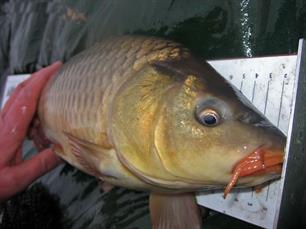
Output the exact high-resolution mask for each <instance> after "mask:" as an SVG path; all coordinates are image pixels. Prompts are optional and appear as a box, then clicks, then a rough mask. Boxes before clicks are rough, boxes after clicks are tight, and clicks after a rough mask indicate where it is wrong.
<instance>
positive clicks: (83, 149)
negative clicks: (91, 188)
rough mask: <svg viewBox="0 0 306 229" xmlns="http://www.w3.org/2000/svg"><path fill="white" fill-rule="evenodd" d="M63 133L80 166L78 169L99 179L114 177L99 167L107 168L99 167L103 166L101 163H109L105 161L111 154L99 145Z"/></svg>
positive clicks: (108, 159) (109, 158)
mask: <svg viewBox="0 0 306 229" xmlns="http://www.w3.org/2000/svg"><path fill="white" fill-rule="evenodd" d="M65 135H66V137H67V138H68V141H69V145H70V149H71V153H72V154H73V156H74V157H75V159H76V160H77V162H78V164H79V167H81V168H80V169H82V170H84V171H85V172H87V173H89V174H91V175H93V176H96V177H98V178H100V179H103V177H110V178H116V177H113V176H112V175H111V173H108V172H105V171H101V169H103V170H107V168H105V166H104V168H100V167H101V165H102V167H103V165H107V164H111V163H107V161H110V160H112V159H111V156H110V155H108V154H107V153H106V152H104V151H105V150H104V149H103V148H102V147H101V146H99V145H96V144H94V143H91V142H88V141H85V140H82V139H80V138H78V137H75V136H73V135H72V134H69V133H65Z"/></svg>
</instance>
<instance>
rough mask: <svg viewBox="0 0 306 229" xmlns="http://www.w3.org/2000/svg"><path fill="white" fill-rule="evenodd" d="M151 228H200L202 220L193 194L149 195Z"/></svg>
mask: <svg viewBox="0 0 306 229" xmlns="http://www.w3.org/2000/svg"><path fill="white" fill-rule="evenodd" d="M150 215H151V221H152V225H153V227H152V228H153V229H172V228H175V229H187V228H188V229H200V228H202V220H201V214H200V209H199V207H198V205H197V203H196V199H195V196H194V194H192V193H184V194H167V195H165V194H157V193H151V195H150Z"/></svg>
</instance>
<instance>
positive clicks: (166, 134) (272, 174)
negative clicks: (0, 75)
mask: <svg viewBox="0 0 306 229" xmlns="http://www.w3.org/2000/svg"><path fill="white" fill-rule="evenodd" d="M245 101H246V100H245V99H243V97H242V95H241V94H240V93H239V92H237V90H235V89H234V88H232V87H231V86H230V85H229V84H228V83H227V82H226V81H225V80H224V79H223V78H222V77H221V76H220V75H218V73H217V72H216V71H214V69H212V68H211V67H210V66H209V65H208V64H207V63H200V62H199V61H197V60H196V58H195V57H194V56H193V55H192V54H191V52H190V51H189V50H188V49H186V48H185V47H183V46H182V45H180V44H178V43H175V42H173V41H169V40H164V39H159V38H154V37H143V36H123V37H119V38H115V39H109V40H106V41H103V42H101V43H98V44H96V45H95V46H93V47H92V48H90V49H88V50H86V51H84V52H82V53H80V54H78V55H76V56H75V57H73V58H72V59H71V60H69V61H68V62H67V63H65V64H64V66H63V67H62V69H61V70H60V71H59V73H58V74H57V75H56V76H55V77H53V78H52V79H51V80H50V81H49V82H48V85H47V86H46V88H45V89H44V91H43V93H42V96H41V99H40V103H39V119H40V121H41V124H42V126H43V129H44V132H45V134H46V136H47V138H49V139H50V140H51V141H52V142H53V143H55V144H56V146H57V147H56V148H55V150H56V153H57V154H58V155H60V156H61V157H62V158H63V159H65V160H66V161H68V162H69V163H71V164H72V165H74V166H76V167H78V168H79V169H81V170H83V171H85V172H87V173H89V174H91V175H94V176H96V177H97V178H99V179H101V180H103V181H105V182H107V183H110V184H113V185H118V186H123V187H127V188H133V189H147V190H151V191H153V192H162V193H184V192H192V191H198V190H205V189H212V188H224V187H225V186H226V185H227V184H228V183H229V181H230V180H231V179H234V178H233V173H235V174H236V178H237V176H241V178H239V180H238V183H237V184H238V185H239V186H242V187H243V186H254V185H257V184H261V183H263V182H266V181H268V180H271V179H275V178H277V177H279V174H280V168H281V163H282V155H283V150H284V145H285V137H284V136H283V135H282V134H281V133H280V132H279V131H278V130H277V129H276V128H274V127H273V126H272V125H271V124H270V123H269V122H268V121H267V120H266V119H265V118H264V117H263V116H262V115H261V114H259V113H258V112H257V111H256V110H254V109H253V108H252V107H251V106H250V105H249V104H247V103H246V102H245ZM258 152H261V153H258ZM255 154H256V155H255ZM254 155H255V156H254ZM246 158H247V159H246ZM235 174H234V175H235ZM237 174H238V175H237ZM236 181H237V179H236ZM236 181H235V182H236ZM233 185H234V184H232V186H233ZM160 202H163V201H160Z"/></svg>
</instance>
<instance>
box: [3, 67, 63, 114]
mask: <svg viewBox="0 0 306 229" xmlns="http://www.w3.org/2000/svg"><path fill="white" fill-rule="evenodd" d="M61 65H62V63H61V62H60V61H57V62H55V63H53V64H52V65H50V66H48V67H46V68H43V69H41V70H40V71H38V72H36V73H33V74H32V75H31V77H29V78H28V79H26V80H25V81H23V82H21V83H20V84H18V86H17V87H16V88H15V90H14V91H13V93H12V95H11V96H10V97H9V99H8V100H7V102H6V103H5V105H4V107H3V109H2V110H1V117H2V118H3V117H4V116H5V114H6V113H7V111H8V110H9V108H10V107H11V105H12V104H13V103H14V101H16V98H17V96H18V95H19V93H20V92H21V90H22V89H23V88H24V87H25V86H26V85H28V83H29V82H30V81H33V80H34V79H35V78H36V77H37V76H43V77H44V78H47V79H46V80H48V79H49V77H50V76H52V75H53V74H54V73H55V72H56V71H57V70H58V69H59V68H60V66H61ZM48 71H50V72H48ZM50 73H51V74H50ZM44 74H46V75H44Z"/></svg>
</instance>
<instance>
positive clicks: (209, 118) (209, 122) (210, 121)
mask: <svg viewBox="0 0 306 229" xmlns="http://www.w3.org/2000/svg"><path fill="white" fill-rule="evenodd" d="M203 122H204V123H205V124H206V125H209V126H212V125H215V124H216V122H217V119H216V117H215V116H213V115H205V116H204V117H203Z"/></svg>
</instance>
